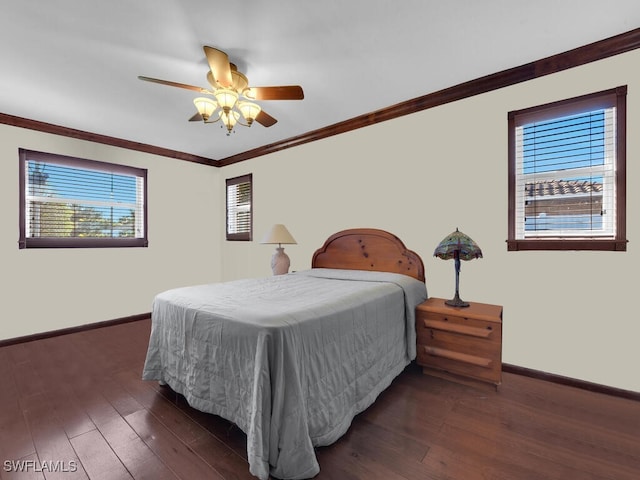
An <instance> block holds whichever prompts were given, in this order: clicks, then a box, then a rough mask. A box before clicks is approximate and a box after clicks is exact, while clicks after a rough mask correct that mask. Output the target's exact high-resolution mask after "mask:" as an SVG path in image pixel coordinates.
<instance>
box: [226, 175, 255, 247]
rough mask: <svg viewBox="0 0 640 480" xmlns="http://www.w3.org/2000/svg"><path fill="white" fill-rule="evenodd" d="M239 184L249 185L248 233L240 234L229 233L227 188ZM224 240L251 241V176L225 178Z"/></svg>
mask: <svg viewBox="0 0 640 480" xmlns="http://www.w3.org/2000/svg"><path fill="white" fill-rule="evenodd" d="M241 183H248V184H249V231H248V232H240V233H230V232H229V217H230V205H229V187H230V186H233V185H239V184H241ZM225 206H226V208H225V212H226V215H225V217H226V221H225V238H226V239H227V240H228V241H239V242H250V241H252V240H253V174H251V173H248V174H246V175H240V176H238V177H233V178H227V179H226V181H225Z"/></svg>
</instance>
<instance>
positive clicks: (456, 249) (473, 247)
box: [433, 228, 482, 307]
mask: <svg viewBox="0 0 640 480" xmlns="http://www.w3.org/2000/svg"><path fill="white" fill-rule="evenodd" d="M433 256H434V257H440V258H441V259H443V260H450V259H452V258H453V260H454V262H455V263H454V266H455V269H456V296H455V297H453V298H452V299H451V300H447V301H446V302H444V303H446V304H447V305H451V306H452V307H468V306H469V304H468V303H467V302H465V301H463V300H462V299H461V298H460V293H459V284H460V260H473V259H474V258H482V250H480V247H479V246H478V244H477V243H476V242H474V241H473V240H471V238H469V237H468V236H467V235H465V234H464V233H462V232H461V231H459V230H458V229H457V228H456V231H455V232H453V233H450V234H449V235H447V236H446V237H445V238H444V239H443V240H442V241H441V242H440V243H439V244H438V246H437V247H436V249H435V251H434V252H433Z"/></svg>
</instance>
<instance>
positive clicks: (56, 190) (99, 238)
mask: <svg viewBox="0 0 640 480" xmlns="http://www.w3.org/2000/svg"><path fill="white" fill-rule="evenodd" d="M19 159H20V173H19V181H20V188H19V191H20V212H19V219H20V226H19V227H20V239H19V242H18V246H19V248H57V247H146V246H147V245H148V241H147V171H146V170H145V169H140V168H133V167H125V166H121V165H113V164H110V163H104V162H97V161H93V160H84V159H81V158H73V157H65V156H62V155H54V154H50V153H42V152H33V151H29V150H24V149H20V153H19Z"/></svg>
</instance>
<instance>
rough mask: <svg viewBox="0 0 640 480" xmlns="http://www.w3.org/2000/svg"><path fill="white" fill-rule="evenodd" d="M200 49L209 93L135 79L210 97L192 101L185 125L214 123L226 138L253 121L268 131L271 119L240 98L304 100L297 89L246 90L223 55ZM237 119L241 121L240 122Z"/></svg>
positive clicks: (245, 81)
mask: <svg viewBox="0 0 640 480" xmlns="http://www.w3.org/2000/svg"><path fill="white" fill-rule="evenodd" d="M203 48H204V53H205V55H206V57H207V62H208V63H209V68H210V70H209V72H208V73H207V81H208V82H209V84H210V85H211V86H212V87H213V90H208V89H206V88H201V87H196V86H193V85H187V84H184V83H177V82H171V81H167V80H159V79H157V78H150V77H143V76H139V77H138V78H139V79H140V80H144V81H147V82H153V83H160V84H162V85H168V86H170V87H178V88H184V89H187V90H193V91H196V92H198V93H200V94H203V95H212V96H213V97H214V98H215V99H216V101H214V100H212V99H211V98H208V97H197V98H195V99H194V100H193V104H194V105H195V107H196V110H197V111H198V113H196V114H195V115H194V116H193V117H191V118H190V119H189V121H203V122H204V123H214V122H217V121H218V120H221V121H222V124H223V126H224V127H225V128H226V129H227V136H228V135H229V134H230V133H231V132H232V131H233V128H234V127H235V125H236V124H237V123H239V124H240V125H243V126H245V127H250V126H251V125H252V124H253V122H254V121H257V122H258V123H260V124H261V125H262V126H264V127H270V126H272V125H274V124H275V123H276V122H277V120H276V119H275V118H273V117H272V116H271V115H269V114H267V113H266V112H265V111H264V110H262V107H261V106H260V105H258V104H257V103H254V102H253V101H247V100H243V99H241V98H245V99H248V100H302V99H303V98H304V92H303V90H302V87H300V86H299V85H284V86H276V87H249V80H248V79H247V77H246V76H245V75H244V74H242V73H240V72H238V68H237V67H236V66H235V65H234V64H233V63H230V62H229V57H228V56H227V54H226V53H224V52H223V51H222V50H218V49H217V48H213V47H207V46H205V47H203ZM216 110H217V111H218V114H217V118H216V115H214V114H215V112H216ZM212 118H214V120H212ZM240 118H242V120H243V121H240Z"/></svg>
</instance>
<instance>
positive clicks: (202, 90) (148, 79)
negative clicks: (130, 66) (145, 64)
mask: <svg viewBox="0 0 640 480" xmlns="http://www.w3.org/2000/svg"><path fill="white" fill-rule="evenodd" d="M138 78H139V79H140V80H144V81H145V82H153V83H159V84H160V85H168V86H170V87H178V88H185V89H187V90H193V91H194V92H199V93H205V94H209V95H211V93H212V92H210V91H209V90H207V89H206V88H202V87H196V86H194V85H187V84H186V83H178V82H170V81H169V80H160V79H159V78H151V77H143V76H138Z"/></svg>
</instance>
